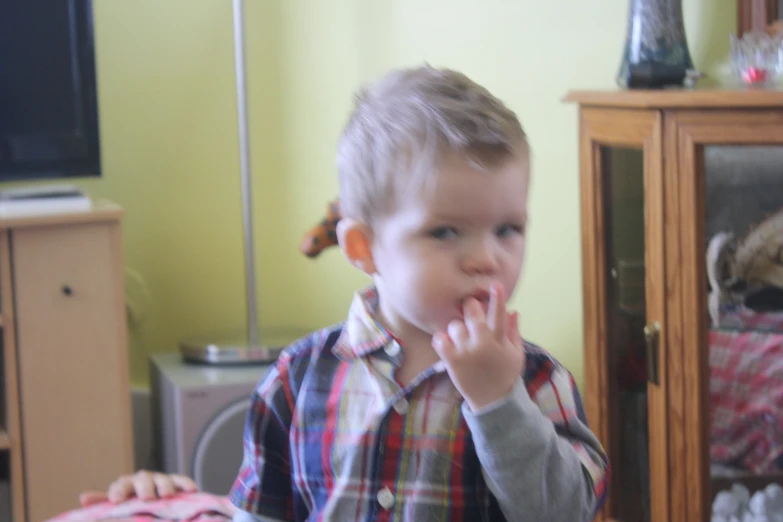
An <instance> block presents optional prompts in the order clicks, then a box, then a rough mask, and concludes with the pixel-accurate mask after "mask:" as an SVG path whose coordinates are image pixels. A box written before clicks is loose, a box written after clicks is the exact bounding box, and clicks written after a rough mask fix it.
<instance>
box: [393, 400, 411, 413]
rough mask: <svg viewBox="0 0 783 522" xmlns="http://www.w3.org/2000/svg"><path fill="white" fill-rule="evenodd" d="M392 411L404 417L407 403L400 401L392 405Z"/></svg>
mask: <svg viewBox="0 0 783 522" xmlns="http://www.w3.org/2000/svg"><path fill="white" fill-rule="evenodd" d="M394 411H396V412H397V413H399V414H400V415H405V414H406V413H407V412H408V401H406V400H405V399H400V400H398V401H397V402H395V403H394Z"/></svg>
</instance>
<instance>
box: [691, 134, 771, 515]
mask: <svg viewBox="0 0 783 522" xmlns="http://www.w3.org/2000/svg"><path fill="white" fill-rule="evenodd" d="M703 164H704V179H705V189H706V199H705V213H706V216H705V221H704V225H705V233H706V237H705V238H704V241H705V245H706V248H707V255H706V259H705V262H706V271H707V279H708V284H707V293H708V295H707V296H706V298H705V300H704V303H706V307H707V310H706V311H705V313H707V327H708V332H707V340H708V346H707V350H708V360H709V406H710V415H709V435H708V437H709V440H708V441H706V443H707V444H708V445H709V456H710V475H711V479H712V492H713V495H716V494H717V493H718V492H720V491H728V490H730V489H731V488H732V487H734V492H735V497H736V499H737V500H738V501H739V502H740V504H741V505H740V507H739V508H738V509H740V511H741V512H740V514H739V516H738V519H739V520H743V516H742V514H743V513H744V511H742V510H743V509H745V510H746V509H748V507H747V506H748V499H749V497H751V496H752V495H754V494H755V493H756V492H762V493H759V494H760V495H764V493H763V491H764V490H765V488H766V489H767V494H768V495H772V496H773V497H777V496H778V495H779V497H778V498H777V500H775V501H774V502H777V503H780V507H781V509H783V489H779V488H780V486H779V484H783V146H774V145H770V146H706V147H704V163H703ZM771 484H778V486H770V485H771ZM770 505H771V504H770ZM743 506H745V507H744V508H743Z"/></svg>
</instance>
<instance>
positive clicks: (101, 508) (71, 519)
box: [46, 493, 234, 522]
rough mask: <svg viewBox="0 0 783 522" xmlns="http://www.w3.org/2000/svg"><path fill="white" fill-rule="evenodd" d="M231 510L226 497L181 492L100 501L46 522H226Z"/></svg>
mask: <svg viewBox="0 0 783 522" xmlns="http://www.w3.org/2000/svg"><path fill="white" fill-rule="evenodd" d="M233 512H234V507H233V506H232V505H231V503H230V502H229V501H228V498H226V497H220V496H216V495H210V494H208V493H182V494H180V495H176V496H174V497H170V498H166V499H160V500H156V501H152V502H145V501H142V500H139V499H132V500H129V501H127V502H123V503H121V504H112V503H110V502H102V503H100V504H95V505H93V506H89V507H86V508H81V509H75V510H73V511H68V512H67V513H62V514H60V515H58V516H56V517H55V518H52V519H49V520H48V521H46V522H97V521H111V522H174V521H186V520H187V521H190V522H226V521H227V520H231V515H232V513H233Z"/></svg>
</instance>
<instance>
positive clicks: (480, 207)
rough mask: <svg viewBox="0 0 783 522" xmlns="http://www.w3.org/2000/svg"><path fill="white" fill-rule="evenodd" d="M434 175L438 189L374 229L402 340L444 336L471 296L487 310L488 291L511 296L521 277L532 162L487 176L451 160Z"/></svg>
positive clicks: (382, 285)
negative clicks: (498, 288)
mask: <svg viewBox="0 0 783 522" xmlns="http://www.w3.org/2000/svg"><path fill="white" fill-rule="evenodd" d="M436 176H437V178H436V185H435V190H431V191H430V193H429V194H421V195H419V196H416V197H413V198H408V199H407V200H406V201H400V202H399V203H398V204H397V205H396V208H395V210H393V211H392V212H390V213H389V214H388V215H386V216H384V217H381V218H380V219H378V220H377V222H376V225H375V226H374V227H373V240H372V255H373V261H374V263H375V269H376V274H375V276H374V278H375V284H376V286H377V288H378V292H379V296H380V306H381V313H382V316H383V319H384V320H385V321H386V322H387V323H388V324H387V326H388V327H389V328H391V329H392V332H393V333H394V334H395V335H399V336H405V335H410V334H412V333H414V334H415V332H416V331H421V332H425V333H427V334H429V335H431V334H433V333H435V332H436V331H437V330H441V329H445V328H446V327H447V325H448V323H449V322H450V321H452V320H454V319H461V318H462V304H463V302H464V301H465V299H466V298H468V297H471V296H472V297H476V298H478V299H479V301H481V302H482V304H483V305H484V309H485V311H486V307H487V302H488V298H489V288H490V284H491V283H492V282H497V283H499V284H502V285H503V287H504V289H505V295H507V296H510V295H511V294H512V293H513V291H514V288H515V286H516V283H517V280H518V278H519V275H520V272H521V270H522V263H523V259H524V253H525V226H526V221H527V191H528V167H527V160H526V158H525V159H520V158H517V157H512V158H509V159H508V160H507V161H505V162H503V163H501V164H499V165H498V166H497V167H495V168H493V169H492V170H490V171H481V170H477V169H476V168H474V167H472V166H471V165H470V164H469V163H467V162H466V161H464V160H463V159H462V158H460V157H459V156H456V155H452V156H448V157H446V158H444V160H443V161H442V162H441V164H440V168H439V169H438V174H436Z"/></svg>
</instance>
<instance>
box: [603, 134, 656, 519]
mask: <svg viewBox="0 0 783 522" xmlns="http://www.w3.org/2000/svg"><path fill="white" fill-rule="evenodd" d="M601 157H602V176H603V180H604V185H605V187H606V191H607V192H606V193H605V199H604V200H605V201H606V202H607V205H606V208H605V209H604V212H605V213H606V218H607V228H608V230H607V231H606V238H607V240H606V242H605V246H604V248H605V249H606V259H607V262H608V263H609V264H610V266H611V272H610V274H609V277H608V278H607V285H608V288H606V294H607V297H608V299H607V307H608V309H607V317H608V323H609V324H608V329H607V332H609V334H608V343H609V345H608V346H607V357H608V361H607V366H608V370H609V376H610V378H609V386H610V390H609V397H612V398H614V399H615V400H614V402H612V404H611V412H610V419H611V439H612V440H611V441H610V444H608V446H609V447H610V448H612V449H611V452H612V453H613V454H612V455H610V458H611V459H612V484H611V489H610V491H611V495H612V502H613V503H614V506H613V508H614V509H613V510H612V512H613V513H615V518H616V519H617V520H619V521H621V522H648V521H649V520H650V460H649V451H648V422H647V417H648V415H647V414H648V408H647V370H646V351H645V340H644V326H645V324H646V305H645V296H646V292H645V277H644V270H645V266H644V253H645V248H644V161H643V159H644V153H643V151H642V150H641V149H632V148H621V147H604V148H603V149H602V154H601Z"/></svg>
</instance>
